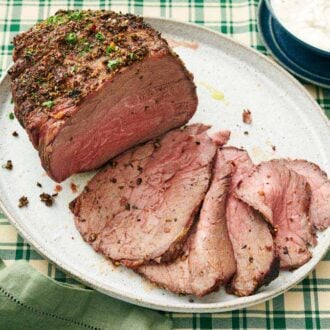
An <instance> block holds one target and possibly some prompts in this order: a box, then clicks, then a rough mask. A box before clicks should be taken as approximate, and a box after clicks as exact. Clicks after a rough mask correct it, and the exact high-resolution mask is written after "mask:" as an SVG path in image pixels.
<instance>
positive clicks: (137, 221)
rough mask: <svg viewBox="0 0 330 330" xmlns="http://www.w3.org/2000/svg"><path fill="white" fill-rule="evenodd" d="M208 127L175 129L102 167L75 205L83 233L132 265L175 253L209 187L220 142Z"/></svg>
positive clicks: (105, 251) (98, 247) (168, 257)
mask: <svg viewBox="0 0 330 330" xmlns="http://www.w3.org/2000/svg"><path fill="white" fill-rule="evenodd" d="M207 129H208V127H207V126H204V125H201V124H195V125H191V126H188V127H187V128H185V129H177V130H172V131H171V132H169V133H167V134H165V135H164V136H163V137H162V138H160V139H156V140H152V141H150V142H148V143H146V144H145V145H142V146H138V147H136V148H134V149H132V150H130V151H128V152H126V153H124V154H122V155H120V156H119V157H117V158H115V159H114V160H113V161H112V163H111V165H110V166H108V167H107V168H106V169H105V170H103V171H101V172H99V173H98V174H97V175H96V176H95V177H94V178H93V179H92V180H91V181H90V182H89V183H88V185H87V186H86V188H85V190H84V191H83V193H82V194H81V195H80V196H79V197H78V198H77V199H75V200H74V201H73V202H72V204H71V209H72V211H73V213H74V215H75V222H76V226H77V228H78V230H79V231H80V233H81V235H82V236H83V238H84V239H85V240H86V241H87V242H89V243H90V244H91V245H92V246H93V248H94V249H95V250H96V251H98V252H100V253H102V254H104V255H105V256H106V257H108V258H110V259H111V260H113V261H117V262H120V263H122V264H123V265H126V266H128V267H132V268H134V267H138V266H140V265H142V264H144V263H149V262H151V261H155V262H164V261H170V260H172V259H173V258H175V257H176V256H177V255H178V253H179V252H181V247H182V244H183V243H184V241H185V239H186V237H187V233H188V231H189V229H190V227H191V225H192V223H193V219H194V217H195V215H196V213H197V212H198V210H199V208H200V205H201V203H202V201H203V199H204V196H205V193H206V191H207V189H208V187H209V182H210V178H211V171H212V164H213V159H214V156H215V153H216V146H215V145H214V143H213V142H212V140H211V139H210V138H209V137H208V135H207V133H206V130H207Z"/></svg>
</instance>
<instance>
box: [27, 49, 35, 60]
mask: <svg viewBox="0 0 330 330" xmlns="http://www.w3.org/2000/svg"><path fill="white" fill-rule="evenodd" d="M33 54H34V52H33V50H31V49H29V48H26V50H25V57H29V58H30V57H32V56H33Z"/></svg>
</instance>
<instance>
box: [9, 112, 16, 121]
mask: <svg viewBox="0 0 330 330" xmlns="http://www.w3.org/2000/svg"><path fill="white" fill-rule="evenodd" d="M9 119H10V120H14V119H15V116H14V113H13V112H11V113H10V114H9Z"/></svg>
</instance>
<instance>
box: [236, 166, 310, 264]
mask: <svg viewBox="0 0 330 330" xmlns="http://www.w3.org/2000/svg"><path fill="white" fill-rule="evenodd" d="M236 195H237V196H238V198H240V199H241V200H243V201H244V202H246V203H247V204H249V205H250V206H252V207H253V208H254V209H255V210H258V211H259V212H260V213H261V214H262V215H263V216H264V218H265V219H266V220H267V221H268V222H269V223H270V224H271V225H272V226H273V228H274V231H275V234H276V235H275V243H276V249H277V251H278V254H279V256H280V259H281V268H283V269H295V268H297V267H299V266H301V265H303V264H305V263H306V262H307V261H308V260H309V259H310V258H311V256H312V254H311V252H310V251H309V249H308V246H309V245H314V244H315V243H316V239H315V235H314V232H313V230H312V225H311V223H310V221H309V217H308V212H309V205H310V198H311V189H310V186H309V184H308V183H307V181H306V179H305V178H304V177H303V176H301V175H299V174H297V173H296V172H295V171H292V170H290V169H289V168H287V167H286V166H285V165H283V163H282V161H281V160H271V161H268V162H262V163H261V164H259V165H258V166H257V167H256V168H255V169H254V171H253V172H252V173H250V174H249V176H248V177H245V178H243V180H242V181H241V183H240V184H239V186H238V187H237V188H236Z"/></svg>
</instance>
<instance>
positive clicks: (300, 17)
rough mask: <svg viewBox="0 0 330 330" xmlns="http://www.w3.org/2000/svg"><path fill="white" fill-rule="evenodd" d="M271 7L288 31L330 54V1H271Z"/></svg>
mask: <svg viewBox="0 0 330 330" xmlns="http://www.w3.org/2000/svg"><path fill="white" fill-rule="evenodd" d="M271 5H272V8H273V10H274V13H275V16H276V17H277V18H278V20H279V21H280V22H281V24H282V25H283V26H284V27H285V28H286V29H287V30H288V31H290V32H291V33H292V34H294V35H295V36H296V37H298V38H299V39H301V40H303V41H305V42H306V43H308V44H310V45H312V46H314V47H316V48H320V49H322V50H325V51H329V52H330V0H271Z"/></svg>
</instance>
